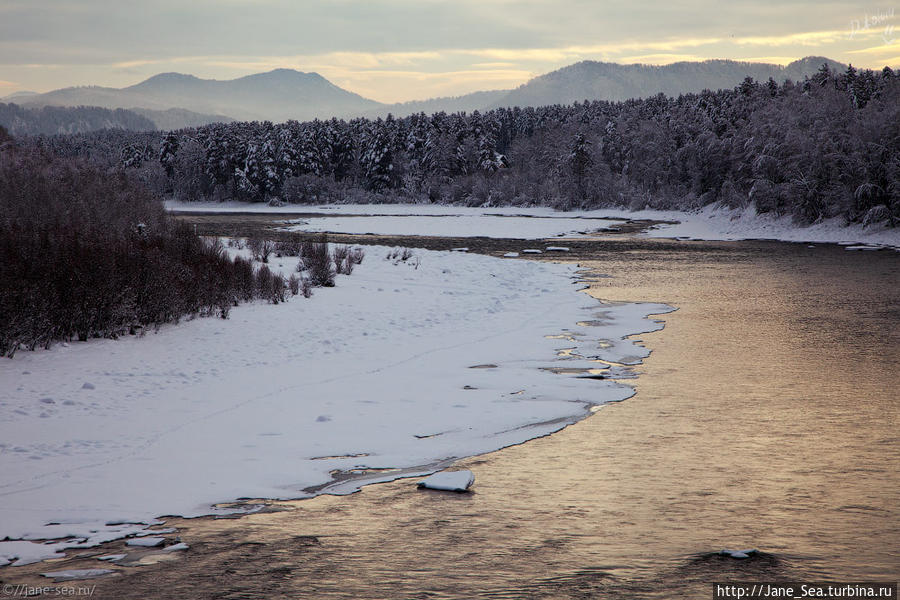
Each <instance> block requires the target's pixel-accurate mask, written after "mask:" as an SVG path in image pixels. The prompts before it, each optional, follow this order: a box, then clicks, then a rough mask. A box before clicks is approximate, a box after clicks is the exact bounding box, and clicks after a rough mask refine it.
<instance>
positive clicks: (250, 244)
mask: <svg viewBox="0 0 900 600" xmlns="http://www.w3.org/2000/svg"><path fill="white" fill-rule="evenodd" d="M247 248H249V250H250V252H252V253H253V258H255V259H256V260H258V261H260V262H264V263H267V262H269V255H270V254H272V253H273V252H274V251H275V242H273V241H272V240H267V239H265V238H261V237H256V236H254V237H251V238H247Z"/></svg>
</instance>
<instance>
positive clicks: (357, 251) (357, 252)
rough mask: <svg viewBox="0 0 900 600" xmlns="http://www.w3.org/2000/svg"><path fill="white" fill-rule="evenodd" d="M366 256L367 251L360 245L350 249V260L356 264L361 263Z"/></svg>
mask: <svg viewBox="0 0 900 600" xmlns="http://www.w3.org/2000/svg"><path fill="white" fill-rule="evenodd" d="M365 257H366V251H365V250H363V249H362V248H360V247H358V246H357V247H356V248H354V249H353V250H351V251H350V260H351V261H352V262H353V264H354V265H361V264H362V261H363V259H364V258H365Z"/></svg>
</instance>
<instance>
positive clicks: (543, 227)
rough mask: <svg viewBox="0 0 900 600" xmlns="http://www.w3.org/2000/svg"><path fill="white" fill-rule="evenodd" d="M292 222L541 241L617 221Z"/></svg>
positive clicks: (320, 227)
mask: <svg viewBox="0 0 900 600" xmlns="http://www.w3.org/2000/svg"><path fill="white" fill-rule="evenodd" d="M288 223H293V225H291V226H290V227H289V228H288V229H289V230H290V231H304V232H329V233H350V234H366V233H374V234H380V235H424V236H438V237H489V238H506V239H512V238H516V239H523V240H542V239H546V238H551V237H559V236H577V235H582V234H585V233H593V232H597V231H602V230H604V229H607V228H608V227H611V226H614V225H618V224H620V223H621V221H608V220H600V219H593V218H588V217H574V218H567V217H561V216H549V215H548V216H542V217H528V216H526V217H521V216H498V215H495V214H475V215H457V216H454V217H452V218H451V217H438V216H417V215H409V216H404V217H399V216H363V217H352V218H351V217H340V216H338V217H314V218H304V219H301V220H299V221H288Z"/></svg>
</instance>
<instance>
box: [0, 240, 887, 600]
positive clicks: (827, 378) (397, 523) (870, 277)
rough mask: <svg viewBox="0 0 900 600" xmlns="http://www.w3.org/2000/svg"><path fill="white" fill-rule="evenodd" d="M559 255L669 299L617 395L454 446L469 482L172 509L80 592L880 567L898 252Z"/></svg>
mask: <svg viewBox="0 0 900 600" xmlns="http://www.w3.org/2000/svg"><path fill="white" fill-rule="evenodd" d="M555 258H558V257H555ZM571 260H577V261H578V262H579V263H580V264H581V265H582V266H583V267H584V268H585V270H586V275H585V276H586V278H587V280H588V281H589V282H590V284H591V287H590V291H589V293H591V294H592V295H594V296H596V297H597V298H601V299H604V300H622V301H650V302H662V303H666V304H670V305H672V306H675V307H677V308H678V310H677V311H676V312H673V313H670V314H667V315H664V316H662V317H660V318H661V319H662V320H664V321H665V328H664V329H663V330H662V331H660V332H656V333H652V334H647V335H644V336H638V337H640V338H641V339H643V340H644V343H645V344H646V345H647V346H649V347H650V348H652V350H653V353H652V355H651V356H650V357H649V358H648V359H646V360H645V361H644V364H643V365H641V366H639V367H638V369H637V371H638V373H639V377H638V378H637V379H635V380H631V381H630V383H631V384H633V385H634V386H635V387H636V390H637V394H636V395H635V396H634V397H633V398H631V399H629V400H627V401H625V402H621V403H618V404H614V405H607V406H605V407H603V408H602V409H600V410H599V411H598V412H597V413H596V414H595V415H593V416H591V417H589V418H587V419H585V420H583V421H581V422H579V423H577V424H575V425H572V426H570V427H568V428H566V429H565V430H563V431H561V432H559V433H556V434H553V435H551V436H548V437H544V438H540V439H536V440H532V441H530V442H528V443H526V444H523V445H520V446H514V447H510V448H506V449H504V450H501V451H499V452H494V453H492V454H489V455H485V456H479V457H473V458H470V459H466V460H464V461H461V462H460V463H459V466H461V467H465V468H469V469H471V470H472V471H474V473H475V476H476V482H475V487H474V493H472V494H465V495H455V494H446V493H439V492H428V491H421V490H417V489H415V486H414V482H413V481H410V480H398V481H395V482H392V483H388V484H380V485H374V486H369V487H367V488H365V489H364V490H363V491H362V492H360V493H357V494H354V495H351V496H342V497H335V496H320V497H318V498H315V499H312V500H303V501H296V502H287V503H279V506H281V507H284V508H286V509H287V510H283V511H277V512H271V513H266V514H258V515H251V516H248V517H244V518H240V519H230V520H222V519H219V520H213V519H198V520H192V521H183V520H174V521H172V523H174V524H175V525H176V526H177V527H178V528H179V531H180V532H181V536H182V538H183V539H184V541H186V542H188V543H189V544H190V545H191V547H192V550H191V551H190V552H189V553H187V554H186V555H185V556H184V558H182V559H180V560H178V561H175V562H164V563H159V564H156V565H149V566H144V567H141V568H138V569H135V570H133V571H132V572H130V573H129V574H128V575H126V576H124V577H118V578H113V579H100V580H97V581H96V583H97V589H96V593H95V595H94V598H107V597H108V598H142V597H166V598H212V597H215V598H270V597H292V598H593V597H602V598H711V597H712V587H711V585H712V582H714V581H736V580H743V581H763V580H784V581H788V580H790V581H803V580H806V581H823V580H849V581H865V580H881V581H896V580H897V575H898V571H900V569H898V567H900V550H898V548H900V547H898V545H897V539H898V534H900V514H898V512H900V469H898V467H900V443H898V442H900V436H898V429H897V424H898V419H897V417H898V412H900V408H898V407H900V397H898V384H897V376H898V373H900V352H898V347H900V328H898V323H900V253H897V252H894V251H878V252H854V251H847V250H845V249H843V248H842V247H839V246H833V245H814V247H809V246H807V245H805V244H787V243H778V242H677V243H675V242H671V241H666V240H641V239H632V240H630V241H629V243H628V244H627V245H623V246H622V247H621V248H619V249H618V250H616V249H615V248H614V247H610V246H608V245H598V246H597V248H596V249H592V247H591V246H590V244H589V243H587V244H582V245H581V246H580V248H579V249H578V252H577V254H573V255H572V256H571ZM598 275H603V276H602V277H601V276H598ZM722 548H758V549H759V550H760V551H761V553H760V554H759V555H757V556H754V557H752V558H750V559H747V560H735V559H732V558H728V557H721V556H718V555H716V554H714V553H715V552H717V551H718V550H720V549H722ZM108 551H112V550H108ZM43 570H46V568H44V569H43ZM4 575H6V574H5V573H4ZM92 583H93V582H92Z"/></svg>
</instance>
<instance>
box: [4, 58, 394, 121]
mask: <svg viewBox="0 0 900 600" xmlns="http://www.w3.org/2000/svg"><path fill="white" fill-rule="evenodd" d="M22 102H23V103H28V104H32V105H58V106H79V105H85V106H88V105H90V106H102V107H106V108H142V109H150V110H169V109H172V108H181V109H186V110H189V111H193V112H197V113H209V114H213V115H228V116H229V117H233V118H237V119H242V120H272V121H286V120H289V119H297V120H309V119H313V118H316V117H321V118H330V117H332V116H343V115H349V114H359V113H363V112H366V111H368V110H371V109H374V108H377V107H379V106H381V104H380V103H378V102H375V101H374V100H368V99H366V98H363V97H362V96H360V95H358V94H354V93H352V92H348V91H346V90H344V89H341V88H339V87H338V86H336V85H334V84H333V83H331V82H330V81H328V80H327V79H325V78H324V77H322V76H321V75H319V74H318V73H301V72H300V71H294V70H292V69H276V70H274V71H269V72H268V73H258V74H256V75H248V76H246V77H241V78H239V79H232V80H227V81H218V80H214V79H200V78H198V77H194V76H193V75H183V74H180V73H162V74H160V75H155V76H153V77H151V78H150V79H147V80H146V81H143V82H141V83H138V84H137V85H133V86H130V87H126V88H121V89H119V88H106V87H94V86H91V87H73V88H64V89H60V90H55V91H52V92H47V93H46V94H39V95H37V96H29V97H27V98H24V99H23V100H22Z"/></svg>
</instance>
